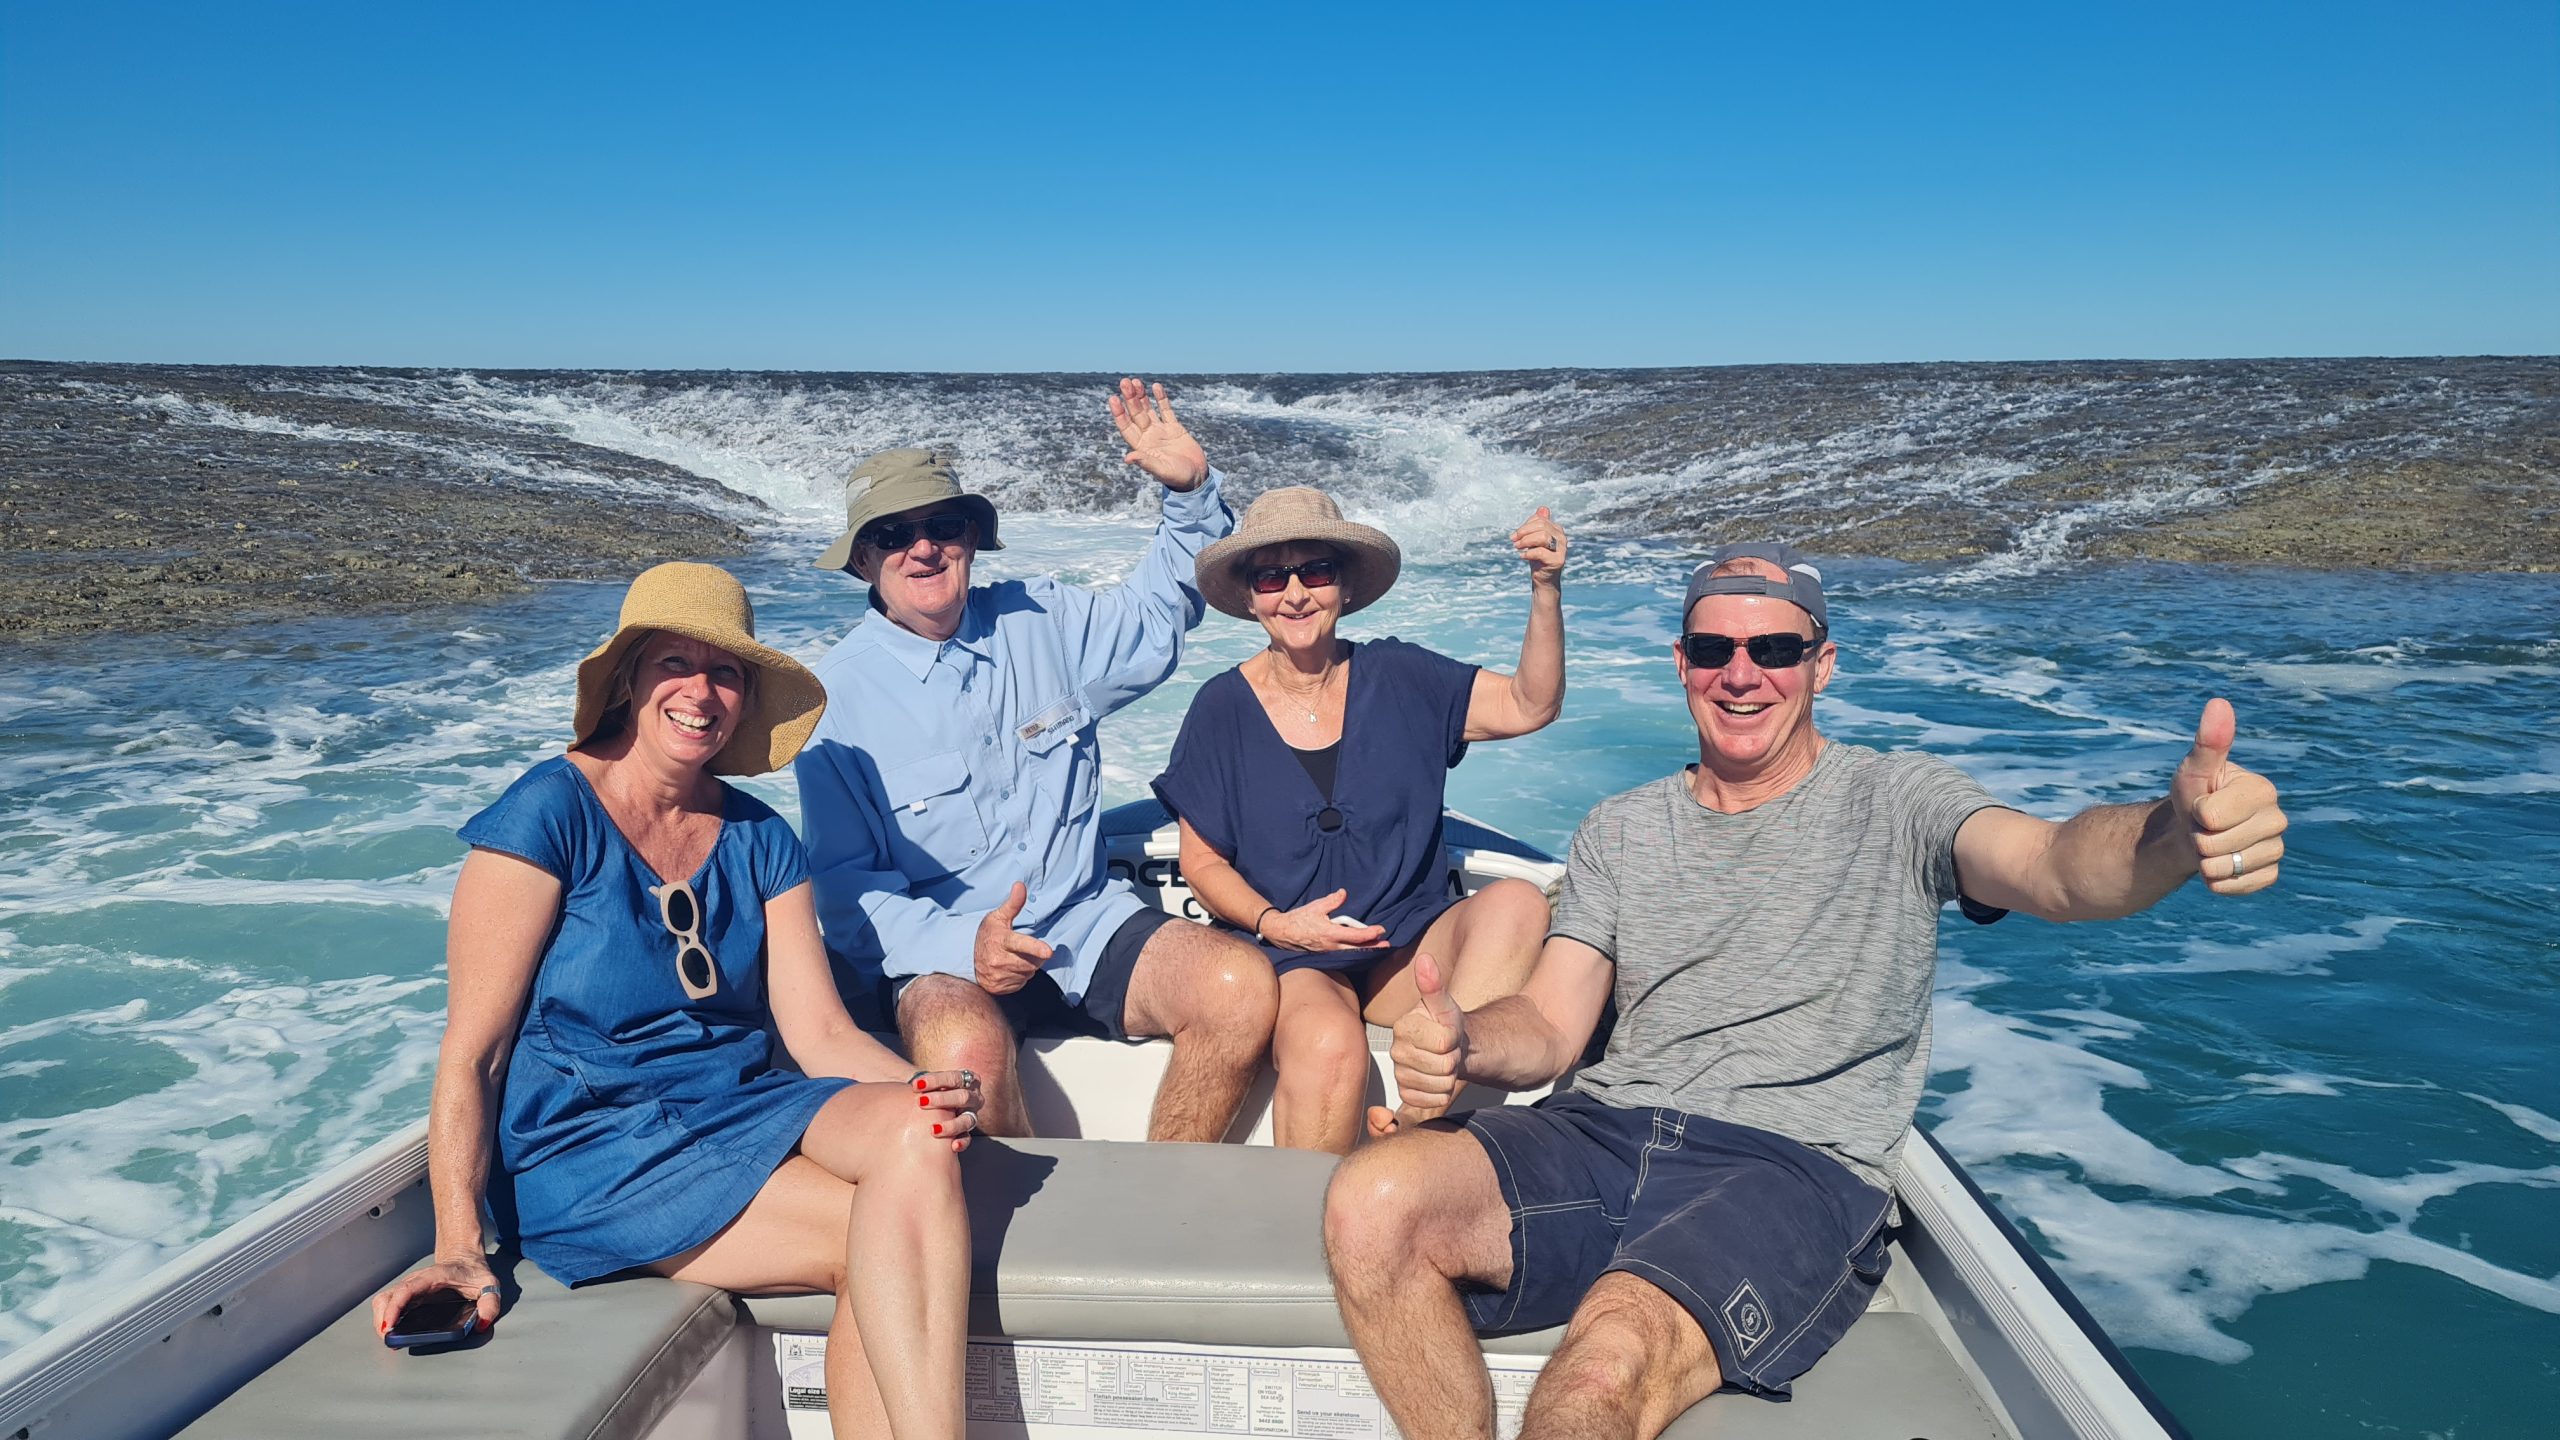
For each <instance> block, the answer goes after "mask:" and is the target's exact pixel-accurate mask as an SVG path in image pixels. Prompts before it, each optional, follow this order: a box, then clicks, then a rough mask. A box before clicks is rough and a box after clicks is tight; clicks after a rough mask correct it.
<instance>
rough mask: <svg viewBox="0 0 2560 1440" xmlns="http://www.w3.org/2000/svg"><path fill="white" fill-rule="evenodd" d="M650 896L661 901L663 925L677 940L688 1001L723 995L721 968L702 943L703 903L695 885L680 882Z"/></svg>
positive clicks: (678, 976) (678, 961)
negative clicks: (694, 891)
mask: <svg viewBox="0 0 2560 1440" xmlns="http://www.w3.org/2000/svg"><path fill="white" fill-rule="evenodd" d="M649 893H650V894H652V895H655V896H657V897H658V921H659V923H660V924H662V925H665V926H666V927H667V933H668V934H670V935H673V936H674V937H676V982H677V983H678V984H680V985H682V986H684V993H685V996H686V998H688V999H693V1000H708V999H710V998H711V997H712V996H714V995H717V994H719V993H720V966H719V964H718V962H716V961H714V960H713V959H712V958H711V949H710V947H709V946H707V945H705V944H703V943H702V902H701V901H700V900H699V899H697V898H695V896H694V893H693V882H691V881H689V880H678V881H676V882H675V883H674V884H672V885H659V886H656V887H653V888H652V889H651V890H650V892H649Z"/></svg>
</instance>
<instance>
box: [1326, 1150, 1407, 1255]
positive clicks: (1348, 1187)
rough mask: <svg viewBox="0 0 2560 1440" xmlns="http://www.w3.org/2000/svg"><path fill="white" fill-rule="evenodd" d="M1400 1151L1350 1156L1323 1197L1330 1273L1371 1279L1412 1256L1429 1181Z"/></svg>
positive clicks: (1356, 1152) (1337, 1168)
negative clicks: (1331, 1269)
mask: <svg viewBox="0 0 2560 1440" xmlns="http://www.w3.org/2000/svg"><path fill="white" fill-rule="evenodd" d="M1398 1148H1399V1147H1398V1146H1395V1145H1392V1144H1389V1145H1372V1146H1369V1147H1368V1148H1366V1149H1363V1150H1355V1151H1353V1152H1352V1153H1351V1154H1350V1155H1349V1156H1348V1157H1347V1158H1345V1159H1344V1160H1343V1162H1342V1163H1341V1164H1340V1165H1337V1166H1335V1167H1334V1171H1333V1179H1332V1180H1331V1182H1329V1183H1328V1184H1327V1185H1326V1186H1325V1192H1324V1248H1325V1255H1326V1257H1327V1258H1328V1259H1330V1260H1331V1261H1332V1264H1333V1268H1334V1273H1335V1274H1336V1275H1337V1276H1340V1275H1342V1274H1344V1273H1346V1272H1349V1273H1353V1274H1361V1275H1366V1274H1372V1273H1375V1272H1377V1271H1379V1270H1380V1269H1383V1268H1384V1267H1386V1266H1388V1265H1392V1264H1398V1263H1400V1262H1401V1261H1403V1260H1405V1259H1406V1258H1407V1257H1409V1256H1411V1255H1412V1253H1413V1249H1414V1246H1413V1241H1414V1239H1415V1237H1416V1235H1417V1234H1418V1233H1419V1231H1420V1228H1421V1227H1420V1224H1419V1220H1420V1216H1421V1207H1422V1203H1423V1198H1424V1195H1425V1194H1426V1192H1427V1188H1428V1177H1427V1175H1424V1174H1422V1173H1419V1167H1417V1166H1415V1165H1414V1164H1412V1163H1411V1161H1410V1159H1409V1158H1408V1157H1406V1156H1402V1155H1399V1154H1397V1153H1396V1152H1397V1150H1398Z"/></svg>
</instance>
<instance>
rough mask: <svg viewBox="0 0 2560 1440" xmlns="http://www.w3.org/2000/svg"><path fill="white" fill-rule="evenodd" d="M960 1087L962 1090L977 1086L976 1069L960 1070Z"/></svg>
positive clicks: (973, 1088) (972, 1088)
mask: <svg viewBox="0 0 2560 1440" xmlns="http://www.w3.org/2000/svg"><path fill="white" fill-rule="evenodd" d="M960 1088H961V1089H963V1090H975V1089H977V1088H978V1072H977V1071H975V1070H963V1071H961V1072H960Z"/></svg>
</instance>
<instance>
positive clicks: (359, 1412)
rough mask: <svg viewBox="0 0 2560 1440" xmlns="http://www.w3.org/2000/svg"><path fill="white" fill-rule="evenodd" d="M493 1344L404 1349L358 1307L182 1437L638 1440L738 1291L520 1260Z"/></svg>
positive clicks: (689, 1375)
mask: <svg viewBox="0 0 2560 1440" xmlns="http://www.w3.org/2000/svg"><path fill="white" fill-rule="evenodd" d="M497 1268H498V1270H499V1275H500V1278H501V1279H502V1281H504V1282H505V1284H506V1286H507V1289H508V1291H509V1295H508V1301H507V1309H506V1312H505V1313H504V1314H503V1315H501V1316H500V1317H499V1319H498V1325H497V1328H496V1329H495V1330H494V1331H493V1332H491V1334H490V1335H489V1337H488V1339H487V1342H486V1343H484V1344H480V1345H475V1346H469V1347H464V1348H459V1349H451V1350H445V1351H442V1352H440V1353H428V1352H424V1351H403V1350H394V1349H391V1348H390V1347H388V1346H386V1345H384V1344H383V1343H382V1341H381V1340H380V1339H379V1338H377V1337H376V1336H375V1334H374V1333H373V1312H372V1309H371V1306H370V1304H369V1303H368V1304H362V1305H358V1306H357V1307H356V1308H355V1309H353V1310H350V1311H348V1312H347V1313H346V1314H345V1315H342V1316H340V1317H339V1318H338V1320H337V1321H336V1322H335V1323H334V1324H332V1325H330V1326H329V1328H327V1329H326V1330H323V1331H321V1332H320V1333H319V1334H318V1335H315V1336H313V1337H312V1338H311V1339H309V1340H307V1341H305V1342H303V1344H302V1345H301V1346H300V1347H299V1348H297V1349H296V1350H295V1351H294V1352H293V1353H292V1354H290V1355H287V1356H286V1357H284V1358H283V1359H282V1360H279V1361H277V1362H276V1363H275V1364H274V1365H272V1366H269V1367H268V1369H267V1372H266V1373H265V1374H263V1375H260V1376H259V1377H258V1378H257V1379H255V1380H252V1381H250V1382H249V1383H248V1384H247V1385H244V1386H242V1387H241V1388H240V1389H239V1390H237V1391H235V1392H233V1393H232V1395H231V1397H230V1398H229V1399H227V1400H225V1401H223V1402H222V1403H221V1404H220V1405H217V1406H215V1407H214V1408H213V1409H212V1410H210V1411H208V1412H206V1413H205V1415H204V1416H203V1417H202V1418H200V1419H198V1420H197V1421H196V1422H195V1423H194V1424H193V1425H190V1426H188V1427H187V1428H186V1429H184V1430H181V1431H179V1432H178V1433H179V1434H180V1435H182V1436H184V1437H186V1440H281V1437H287V1436H299V1435H312V1436H319V1435H331V1436H364V1437H367V1440H453V1437H456V1436H462V1435H471V1436H487V1437H490V1440H638V1437H641V1436H645V1435H647V1434H648V1433H649V1430H650V1428H651V1427H652V1426H654V1425H656V1424H657V1423H658V1418H659V1417H660V1416H662V1415H664V1414H665V1413H666V1410H667V1407H668V1406H669V1405H670V1404H672V1403H673V1402H674V1400H675V1398H676V1396H677V1395H678V1394H679V1393H681V1392H682V1391H683V1389H684V1387H685V1385H686V1384H687V1383H688V1382H689V1381H691V1380H692V1379H693V1377H694V1376H695V1375H696V1374H697V1373H699V1372H700V1371H701V1369H702V1367H703V1365H704V1364H706V1363H707V1362H709V1360H710V1359H711V1356H712V1352H714V1351H716V1350H718V1349H719V1348H720V1346H721V1344H722V1343H723V1342H725V1341H726V1340H727V1339H728V1338H729V1336H730V1335H731V1333H733V1332H734V1331H735V1330H736V1329H737V1310H736V1308H735V1306H734V1304H733V1302H732V1301H731V1299H730V1297H729V1295H728V1293H727V1292H726V1291H722V1290H715V1289H713V1288H711V1287H710V1286H708V1285H686V1284H681V1283H679V1282H677V1281H673V1280H659V1279H654V1278H652V1279H646V1280H634V1281H627V1282H624V1281H617V1282H615V1283H612V1284H609V1285H598V1286H590V1287H588V1288H586V1289H583V1290H571V1289H569V1288H567V1287H566V1286H563V1285H562V1284H560V1283H559V1282H558V1281H556V1280H554V1279H552V1278H551V1277H550V1276H548V1275H545V1274H543V1273H542V1272H541V1271H540V1270H538V1269H535V1268H534V1267H533V1266H531V1265H528V1264H524V1263H522V1262H520V1261H519V1262H515V1263H513V1264H507V1263H504V1262H502V1263H500V1265H499V1266H498V1267H497Z"/></svg>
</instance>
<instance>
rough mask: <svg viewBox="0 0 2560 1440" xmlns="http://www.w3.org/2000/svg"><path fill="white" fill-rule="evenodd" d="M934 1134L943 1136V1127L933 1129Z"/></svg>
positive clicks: (937, 1126)
mask: <svg viewBox="0 0 2560 1440" xmlns="http://www.w3.org/2000/svg"><path fill="white" fill-rule="evenodd" d="M933 1133H934V1134H936V1135H939V1134H941V1133H942V1127H941V1126H939V1125H936V1126H934V1127H933Z"/></svg>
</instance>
